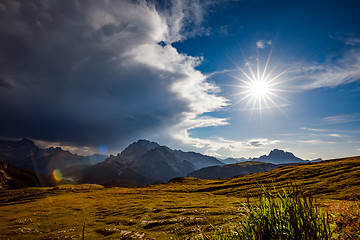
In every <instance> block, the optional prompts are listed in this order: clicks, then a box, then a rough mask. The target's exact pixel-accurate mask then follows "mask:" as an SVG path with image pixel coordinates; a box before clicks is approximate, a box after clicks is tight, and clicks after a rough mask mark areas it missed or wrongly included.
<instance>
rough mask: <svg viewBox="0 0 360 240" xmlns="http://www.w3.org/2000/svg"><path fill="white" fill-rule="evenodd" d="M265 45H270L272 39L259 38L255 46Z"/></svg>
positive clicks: (261, 46) (262, 46)
mask: <svg viewBox="0 0 360 240" xmlns="http://www.w3.org/2000/svg"><path fill="white" fill-rule="evenodd" d="M266 45H268V46H270V45H272V40H259V41H257V42H256V47H257V48H261V49H263V48H265V47H266Z"/></svg>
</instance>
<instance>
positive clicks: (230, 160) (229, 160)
mask: <svg viewBox="0 0 360 240" xmlns="http://www.w3.org/2000/svg"><path fill="white" fill-rule="evenodd" d="M251 159H252V158H244V157H241V158H232V157H229V158H226V159H222V160H220V161H221V162H222V163H224V164H234V163H240V162H246V161H251Z"/></svg>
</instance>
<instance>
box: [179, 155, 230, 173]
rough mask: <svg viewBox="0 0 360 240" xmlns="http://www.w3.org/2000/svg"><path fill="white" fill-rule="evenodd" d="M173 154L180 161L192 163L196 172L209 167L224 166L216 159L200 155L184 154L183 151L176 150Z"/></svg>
mask: <svg viewBox="0 0 360 240" xmlns="http://www.w3.org/2000/svg"><path fill="white" fill-rule="evenodd" d="M173 152H174V154H175V156H176V157H177V158H178V159H180V160H186V161H188V162H190V163H192V164H193V165H194V167H195V170H198V169H201V168H204V167H209V166H216V165H223V163H222V162H220V161H219V160H217V159H216V158H214V157H210V156H206V155H203V154H200V153H196V152H183V151H181V150H174V151H173Z"/></svg>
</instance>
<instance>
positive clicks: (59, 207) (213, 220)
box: [0, 157, 360, 239]
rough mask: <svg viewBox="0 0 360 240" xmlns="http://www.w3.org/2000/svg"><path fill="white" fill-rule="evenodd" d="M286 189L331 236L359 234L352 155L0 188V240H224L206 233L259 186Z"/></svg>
mask: <svg viewBox="0 0 360 240" xmlns="http://www.w3.org/2000/svg"><path fill="white" fill-rule="evenodd" d="M289 185H296V186H298V187H299V188H301V189H302V191H303V192H305V193H306V194H310V195H312V196H313V197H314V198H315V199H316V201H317V202H318V203H319V206H320V208H321V210H322V211H323V212H326V213H329V216H330V217H331V220H332V223H331V228H332V230H333V231H335V232H337V233H334V234H333V237H334V238H340V239H341V238H343V239H351V238H350V237H349V236H350V235H346V236H345V235H344V233H346V232H349V234H350V233H354V232H355V233H356V231H359V229H360V226H359V228H358V229H357V230H356V227H357V226H358V225H359V223H360V219H359V216H360V213H359V212H358V210H359V209H360V206H359V204H358V201H357V199H359V198H360V157H352V158H344V159H336V160H328V161H324V162H320V163H313V164H304V165H292V166H286V167H281V168H278V169H275V170H272V171H268V172H263V173H257V174H250V175H246V176H240V177H234V178H230V179H218V180H199V179H195V178H180V179H175V180H173V181H171V182H170V183H167V184H160V185H152V186H145V187H138V188H104V187H102V186H99V185H86V184H85V185H59V186H56V187H51V188H27V189H17V190H0V239H82V237H84V239H197V238H198V239H207V238H208V239H228V238H225V237H224V238H222V237H219V235H216V236H215V237H213V236H214V235H213V234H214V232H219V231H220V230H221V229H225V230H224V231H228V230H226V229H229V228H230V227H231V226H233V225H234V224H235V225H236V224H237V223H238V222H239V221H240V219H241V218H243V217H244V215H243V213H242V212H241V211H240V209H241V208H242V206H243V204H244V203H246V202H247V201H250V202H256V201H257V199H260V196H261V194H262V193H263V190H262V189H261V186H269V187H270V188H273V187H274V186H276V188H277V189H282V188H286V187H287V186H289ZM84 224H85V227H84ZM354 229H355V230H354ZM344 236H345V237H344ZM358 236H360V232H359V235H358ZM354 239H356V238H354Z"/></svg>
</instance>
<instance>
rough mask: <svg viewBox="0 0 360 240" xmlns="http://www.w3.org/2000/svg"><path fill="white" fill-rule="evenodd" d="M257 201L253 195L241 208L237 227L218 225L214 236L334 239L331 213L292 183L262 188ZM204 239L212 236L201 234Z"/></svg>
mask: <svg viewBox="0 0 360 240" xmlns="http://www.w3.org/2000/svg"><path fill="white" fill-rule="evenodd" d="M261 188H262V191H263V194H262V195H261V196H260V197H259V199H258V201H256V200H255V201H252V200H251V199H250V198H248V199H247V202H246V203H244V204H242V206H241V207H240V213H241V216H240V217H239V221H238V223H237V224H235V226H231V227H228V228H218V229H217V228H215V229H214V234H213V236H212V238H211V239H243V240H250V239H251V240H252V239H254V240H255V239H256V240H261V239H264V240H266V239H269V240H270V239H277V240H282V239H284V240H285V239H286V240H298V239H299V240H300V239H301V240H316V239H325V240H326V239H331V235H332V231H331V230H330V218H329V214H327V213H323V212H322V211H321V208H320V206H319V204H318V203H317V202H316V200H315V199H313V198H312V196H311V195H308V194H307V193H306V192H304V191H302V190H301V189H299V188H297V187H295V186H290V187H288V188H287V189H281V190H278V189H276V188H275V187H274V188H273V189H269V188H266V187H264V186H262V187H261ZM202 238H203V239H210V237H209V236H207V235H205V234H202Z"/></svg>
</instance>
